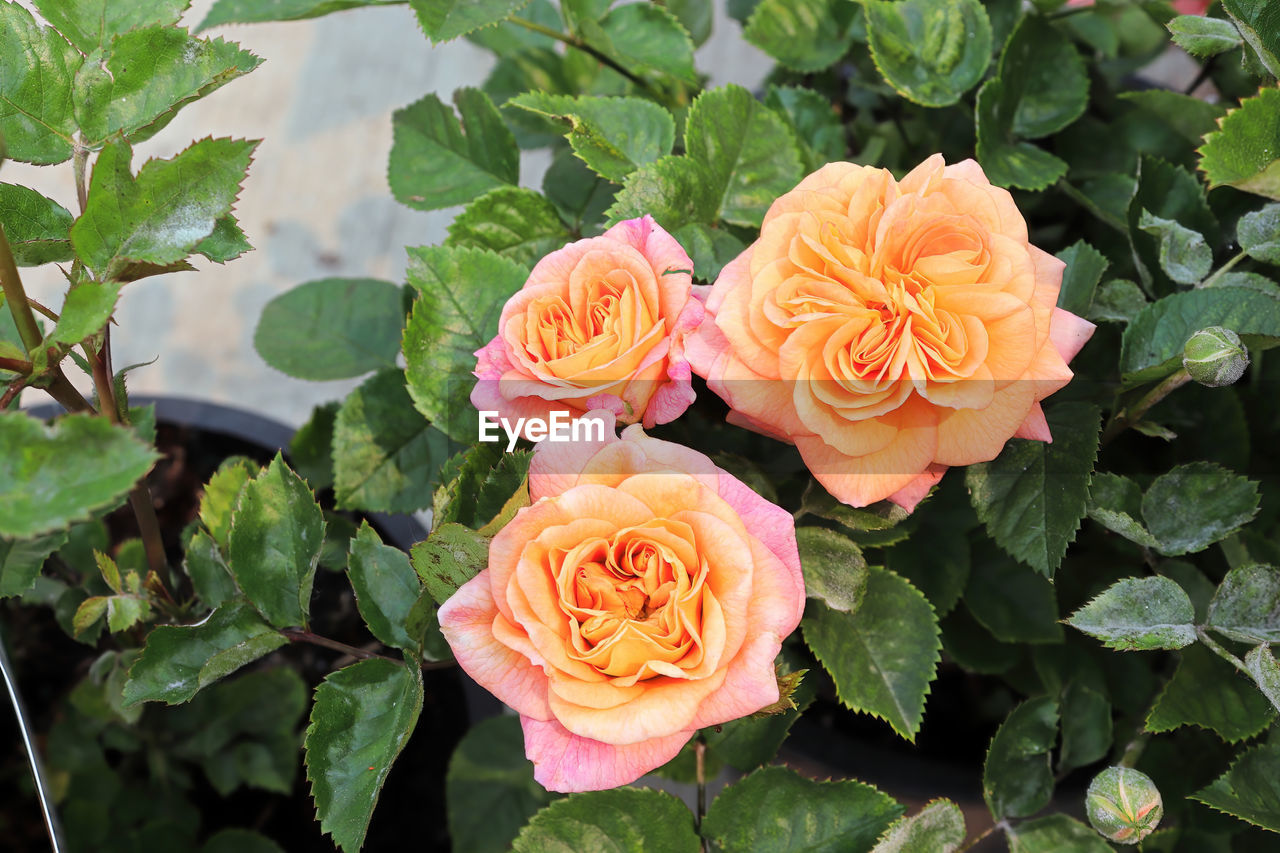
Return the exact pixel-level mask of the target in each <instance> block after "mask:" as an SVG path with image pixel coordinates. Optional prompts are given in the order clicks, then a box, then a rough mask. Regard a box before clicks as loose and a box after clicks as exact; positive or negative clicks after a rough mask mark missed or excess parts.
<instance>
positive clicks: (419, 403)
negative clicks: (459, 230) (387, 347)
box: [404, 246, 528, 442]
mask: <svg viewBox="0 0 1280 853" xmlns="http://www.w3.org/2000/svg"><path fill="white" fill-rule="evenodd" d="M408 251H409V271H408V277H409V284H411V285H413V286H414V287H415V288H417V290H418V294H419V296H418V300H417V301H416V302H415V303H414V306H413V312H412V313H411V314H410V315H409V322H408V325H406V326H405V330H404V357H405V361H406V362H407V365H408V366H407V367H406V369H405V375H406V376H407V378H408V383H409V396H410V397H412V398H413V404H414V405H415V406H416V407H417V408H418V411H419V412H421V413H422V414H423V415H425V416H426V417H427V418H428V419H430V420H431V422H432V423H434V424H435V425H436V427H437V428H438V429H440V430H442V431H443V432H444V433H446V434H447V435H448V436H449V437H450V438H452V439H454V440H455V441H459V442H471V441H473V440H474V439H475V436H476V425H477V416H476V410H475V407H474V406H472V405H471V401H470V395H471V389H472V387H473V386H474V385H475V378H474V377H473V376H472V374H471V371H472V370H473V369H474V368H475V356H474V353H475V351H476V350H478V349H480V348H481V347H483V346H484V345H485V344H487V343H489V341H490V340H491V339H492V338H493V337H494V335H496V334H497V333H498V317H499V316H500V315H501V314H502V306H503V305H504V304H505V303H506V301H507V299H508V298H509V297H510V296H511V295H512V294H514V293H515V292H516V291H518V290H519V289H520V288H521V286H523V284H524V282H525V278H526V277H527V276H528V271H527V270H526V269H525V268H524V267H521V266H520V265H519V264H517V263H515V262H514V261H511V260H509V259H507V258H504V257H502V256H500V255H497V254H494V253H493V252H489V251H485V250H482V249H472V248H461V247H450V246H431V247H424V248H411V249H409V250H408Z"/></svg>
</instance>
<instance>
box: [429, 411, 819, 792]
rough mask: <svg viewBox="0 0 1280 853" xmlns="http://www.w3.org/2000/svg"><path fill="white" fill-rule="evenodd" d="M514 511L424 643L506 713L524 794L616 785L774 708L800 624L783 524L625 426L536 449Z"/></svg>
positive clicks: (791, 547) (753, 500)
mask: <svg viewBox="0 0 1280 853" xmlns="http://www.w3.org/2000/svg"><path fill="white" fill-rule="evenodd" d="M592 417H604V418H609V416H608V413H606V412H593V413H592ZM609 421H610V426H612V419H611V418H609ZM529 496H530V499H531V500H532V501H533V504H532V505H531V506H529V507H527V508H525V509H522V510H520V512H519V513H518V514H517V515H516V516H515V518H514V519H513V520H512V521H511V522H510V523H509V524H507V526H506V527H504V528H503V529H502V530H501V531H500V532H499V533H498V534H497V536H495V537H494V538H493V540H492V542H491V544H490V547H489V564H488V568H486V569H485V570H484V571H482V572H481V573H480V574H479V575H477V576H476V577H475V578H473V579H472V580H470V581H468V582H467V583H466V584H464V585H463V586H462V587H461V588H460V589H459V590H458V592H457V593H456V594H455V595H454V596H453V597H452V598H450V599H449V600H448V601H447V602H446V603H445V604H444V605H443V606H442V607H441V608H440V627H441V630H442V631H443V632H444V635H445V637H446V638H447V639H448V641H449V644H450V645H451V646H452V647H453V650H454V653H455V654H456V656H457V659H458V663H459V664H461V666H462V667H463V669H465V670H466V671H467V672H468V673H469V674H470V675H471V677H472V678H474V679H475V680H476V681H477V682H479V683H480V684H481V685H482V686H484V687H485V688H487V689H488V690H490V691H491V692H493V693H494V694H495V695H496V696H497V697H498V698H499V699H501V700H502V701H503V702H505V703H506V704H507V705H509V706H510V707H512V708H514V709H515V710H516V711H517V712H519V714H520V722H521V724H522V726H523V728H524V736H525V751H526V753H527V754H528V756H529V758H530V759H531V760H532V761H533V763H534V777H535V778H536V779H537V780H538V782H540V783H541V784H542V785H544V786H545V787H547V788H549V789H551V790H555V791H583V790H596V789H602V788H611V787H615V786H617V785H624V784H626V783H628V782H631V781H633V780H635V779H636V778H638V777H640V776H641V775H643V774H644V773H646V772H648V771H650V770H652V769H654V768H655V767H658V766H660V765H662V764H664V763H666V762H667V761H669V760H670V759H671V758H672V757H674V756H675V754H676V753H677V752H679V751H680V748H681V747H682V746H684V744H685V743H686V742H688V740H689V739H690V737H692V735H693V734H694V732H695V731H696V730H698V729H700V728H703V727H705V726H712V725H717V724H720V723H724V722H727V721H729V720H733V719H736V718H738V717H742V716H745V715H747V714H751V713H753V712H755V711H758V710H760V709H761V708H763V707H765V706H767V705H770V704H772V703H773V702H776V701H777V700H778V686H777V680H776V675H775V671H774V657H775V656H776V655H777V654H778V651H779V648H780V646H781V643H782V640H783V638H784V637H786V636H787V635H788V634H790V633H791V632H792V631H793V630H794V629H795V627H796V625H797V624H798V623H799V621H800V616H801V613H802V612H803V610H804V584H803V580H802V577H801V573H800V560H799V556H798V554H797V550H796V539H795V527H794V524H793V522H792V519H791V516H790V514H789V513H787V512H786V511H785V510H783V509H780V508H779V507H776V506H774V505H773V504H770V503H768V502H767V501H765V500H764V499H763V498H761V497H759V496H758V495H757V494H756V493H755V492H753V491H751V490H750V489H749V488H747V487H746V486H745V485H743V484H742V483H741V482H739V481H738V480H737V479H735V478H734V477H732V476H730V475H729V474H728V473H726V472H724V471H722V470H721V469H719V468H717V467H716V466H715V465H714V464H712V462H711V461H710V460H709V459H708V458H707V457H705V456H703V455H702V454H700V453H697V452H696V451H693V450H689V449H687V448H684V447H681V446H680V445H676V444H671V443H669V442H665V441H658V440H656V439H652V438H649V437H648V436H646V435H645V434H644V433H643V432H642V431H641V430H640V427H639V426H632V427H629V428H627V429H626V430H625V431H624V432H623V434H622V438H621V439H619V438H617V437H615V436H614V434H613V431H612V429H610V430H609V431H608V433H607V435H606V438H605V440H604V441H603V442H596V443H587V444H584V443H576V444H553V443H549V442H548V443H543V444H540V445H539V446H538V448H537V450H536V452H535V454H534V458H533V463H532V467H531V469H530V474H529Z"/></svg>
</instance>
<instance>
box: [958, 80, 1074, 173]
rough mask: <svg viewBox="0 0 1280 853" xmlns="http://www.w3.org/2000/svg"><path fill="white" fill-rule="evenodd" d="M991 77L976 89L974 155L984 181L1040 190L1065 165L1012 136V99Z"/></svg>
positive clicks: (1063, 162) (1001, 85) (1065, 164)
mask: <svg viewBox="0 0 1280 853" xmlns="http://www.w3.org/2000/svg"><path fill="white" fill-rule="evenodd" d="M1008 91H1010V90H1009V89H1007V88H1006V86H1005V84H1004V82H1003V81H1002V80H1001V79H1000V78H999V77H993V78H991V79H990V80H988V81H987V82H986V83H984V84H982V88H981V89H979V90H978V100H977V108H976V113H975V115H976V124H975V126H976V132H977V136H978V139H977V155H978V160H979V162H981V163H982V168H983V170H984V172H985V173H986V175H987V179H988V180H990V181H991V182H992V183H993V184H995V185H996V186H1000V187H1018V188H1020V189H1024V190H1042V189H1044V188H1045V187H1048V186H1050V185H1052V184H1053V183H1054V182H1056V181H1057V180H1058V179H1059V178H1061V177H1062V176H1063V175H1065V174H1066V173H1067V163H1066V161H1065V160H1061V159H1059V158H1058V157H1055V156H1053V155H1052V154H1050V153H1049V152H1048V151H1045V150H1044V149H1043V148H1037V147H1036V146H1035V145H1032V144H1031V143H1030V142H1021V141H1018V140H1017V139H1015V138H1014V136H1013V119H1014V115H1015V108H1014V106H1013V105H1014V104H1015V103H1016V101H1015V100H1014V97H1013V96H1012V95H1010V94H1007V92H1008Z"/></svg>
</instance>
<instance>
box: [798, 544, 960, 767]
mask: <svg viewBox="0 0 1280 853" xmlns="http://www.w3.org/2000/svg"><path fill="white" fill-rule="evenodd" d="M806 611H807V612H806V614H805V619H804V639H805V642H806V643H808V645H809V648H810V649H812V650H813V652H814V654H815V655H817V657H818V660H819V661H821V662H822V665H823V666H824V667H825V668H826V669H827V671H828V672H830V673H831V677H832V678H833V679H834V680H835V683H836V694H837V695H838V696H839V697H840V701H841V702H842V703H844V705H846V706H847V707H849V708H852V709H853V710H855V711H864V712H866V713H869V714H872V715H873V716H876V717H879V718H880V719H883V720H885V721H886V722H888V723H889V725H891V726H892V727H893V730H894V731H896V732H897V733H898V734H900V735H902V737H904V738H906V739H907V740H909V741H913V742H914V740H915V735H916V732H917V731H919V729H920V721H921V718H922V717H923V715H924V699H925V696H926V695H927V694H928V692H929V684H930V683H931V682H932V681H933V677H934V674H935V671H936V668H937V663H938V650H939V649H940V648H941V643H940V642H939V640H938V636H939V630H938V621H937V617H936V616H935V615H934V612H933V608H932V607H931V606H930V605H929V602H928V600H927V599H926V598H925V597H924V596H923V595H922V594H921V593H920V592H919V591H918V590H916V589H915V588H914V587H913V586H911V584H909V583H907V582H906V581H905V580H903V579H902V578H900V577H898V576H897V575H895V574H894V573H893V572H889V571H885V570H884V569H875V568H873V569H871V570H870V573H869V574H868V576H867V585H866V591H865V593H864V594H863V599H862V605H861V606H860V607H859V608H858V611H857V612H856V613H852V614H849V613H841V612H840V611H838V610H831V609H830V608H828V607H827V606H825V605H823V604H821V603H820V602H816V601H814V602H810V603H809V606H808V607H807V608H806Z"/></svg>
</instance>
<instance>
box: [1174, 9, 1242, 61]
mask: <svg viewBox="0 0 1280 853" xmlns="http://www.w3.org/2000/svg"><path fill="white" fill-rule="evenodd" d="M1165 26H1166V27H1167V28H1168V29H1169V32H1170V33H1172V34H1173V43H1174V44H1176V45H1177V46H1178V47H1180V48H1182V49H1183V50H1185V51H1186V52H1187V53H1189V54H1191V55H1192V56H1198V57H1199V58H1201V59H1208V58H1209V57H1210V56H1217V55H1218V54H1219V53H1226V52H1227V51H1228V50H1232V49H1234V48H1237V47H1239V46H1240V45H1241V44H1242V42H1243V40H1242V39H1241V38H1240V31H1239V30H1237V29H1236V27H1235V24H1233V23H1231V21H1229V20H1226V21H1224V20H1222V19H1221V18H1209V17H1206V16H1205V15H1179V16H1178V17H1176V18H1174V19H1173V20H1172V21H1170V22H1169V23H1167V24H1165Z"/></svg>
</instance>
